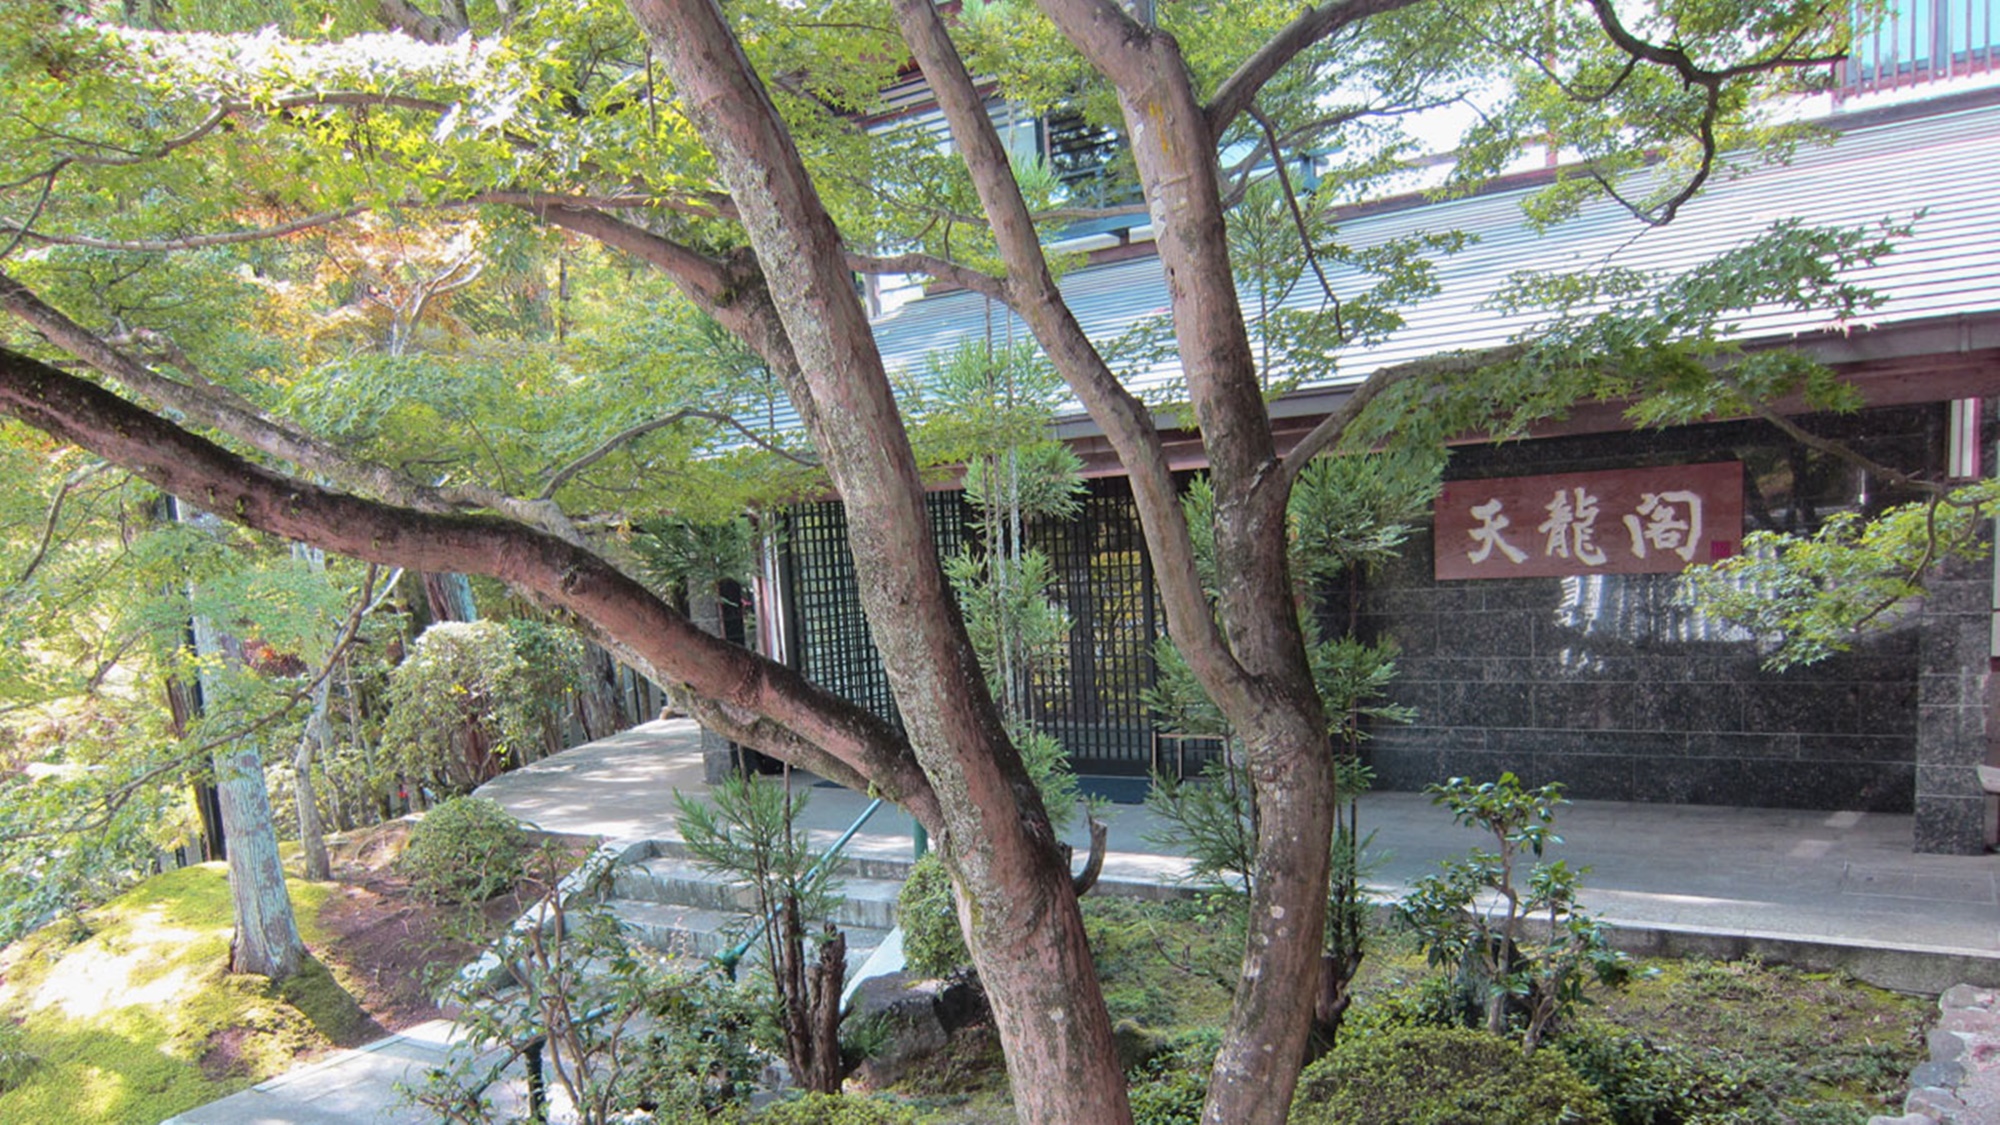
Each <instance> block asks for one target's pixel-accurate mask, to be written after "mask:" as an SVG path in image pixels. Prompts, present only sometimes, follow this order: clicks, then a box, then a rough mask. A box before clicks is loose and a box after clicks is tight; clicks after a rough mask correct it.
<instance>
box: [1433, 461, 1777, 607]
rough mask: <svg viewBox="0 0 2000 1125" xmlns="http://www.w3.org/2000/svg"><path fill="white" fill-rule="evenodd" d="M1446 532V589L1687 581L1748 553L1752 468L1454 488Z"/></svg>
mask: <svg viewBox="0 0 2000 1125" xmlns="http://www.w3.org/2000/svg"><path fill="white" fill-rule="evenodd" d="M1436 527H1437V538H1436V544H1435V546H1436V555H1437V566H1436V575H1437V577H1438V578H1439V579H1440V580H1443V579H1456V578H1557V577H1568V576H1570V575H1578V574H1672V573H1678V572H1680V571H1681V570H1683V569H1685V568H1687V567H1688V566H1690V565H1692V564H1694V563H1706V562H1714V561H1716V560H1717V559H1725V558H1728V557H1729V556H1731V555H1734V554H1736V553H1737V551H1738V550H1740V549H1741V547H1742V544H1743V464H1742V462H1740V461H1724V462H1718V463H1712V464H1706V465H1662V466H1658V467H1655V468H1646V469H1605V470H1602V471H1599V472H1589V473H1558V474H1553V475H1550V476H1540V477H1500V478H1495V479H1491V480H1461V481H1452V482H1450V483H1448V484H1446V485H1445V486H1444V491H1443V492H1442V493H1440V494H1439V495H1438V501H1437V525H1436Z"/></svg>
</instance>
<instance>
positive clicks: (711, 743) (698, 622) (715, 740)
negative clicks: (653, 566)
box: [687, 580, 744, 785]
mask: <svg viewBox="0 0 2000 1125" xmlns="http://www.w3.org/2000/svg"><path fill="white" fill-rule="evenodd" d="M687 588H688V589H687V605H688V620H689V621H691V622H693V623H694V627H695V628H697V629H700V630H701V631H702V632H704V633H707V634H708V635H709V636H711V637H720V636H722V635H723V630H722V596H721V595H720V594H719V593H717V592H716V588H715V586H714V585H713V584H705V583H702V582H700V581H695V580H690V581H689V582H688V584H687ZM743 766H744V761H743V758H742V757H741V755H740V754H739V753H738V751H737V750H736V748H735V747H733V746H731V745H730V742H729V739H727V738H724V737H723V736H722V735H720V734H718V733H716V732H715V731H713V730H710V729H709V728H708V727H706V726H704V727H702V728H701V772H702V780H704V781H706V782H708V783H709V784H710V785H716V784H719V783H721V782H722V781H724V780H726V779H728V778H729V777H730V776H731V775H732V774H735V773H736V772H738V771H739V770H740V769H742V768H743Z"/></svg>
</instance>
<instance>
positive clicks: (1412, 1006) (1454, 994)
mask: <svg viewBox="0 0 2000 1125" xmlns="http://www.w3.org/2000/svg"><path fill="white" fill-rule="evenodd" d="M1480 1017H1481V1013H1480V1011H1479V1005H1478V1004H1477V1003H1476V1002H1475V1001H1474V1000H1473V997H1472V995H1471V994H1470V993H1469V992H1467V991H1466V989H1465V988H1464V986H1463V985H1462V984H1461V983H1460V981H1459V980H1458V978H1456V977H1453V976H1445V975H1431V976H1425V977H1419V978H1418V979H1416V980H1414V981H1410V982H1408V983H1405V984H1399V985H1397V986H1395V987H1394V988H1389V989H1385V990H1384V991H1382V992H1378V993H1375V994H1373V995H1371V996H1369V997H1368V998H1367V999H1366V1000H1364V1001H1362V1002H1361V1003H1359V1004H1357V1005H1356V1006H1355V1008H1354V1010H1353V1011H1351V1012H1349V1013H1348V1015H1347V1023H1346V1029H1347V1030H1348V1031H1351V1032H1353V1033H1354V1034H1356V1035H1374V1034H1380V1033H1382V1032H1386V1031H1394V1030H1399V1029H1402V1028H1410V1027H1463V1028H1471V1027H1477V1026H1479V1020H1480Z"/></svg>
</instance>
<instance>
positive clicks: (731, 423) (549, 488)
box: [539, 407, 819, 500]
mask: <svg viewBox="0 0 2000 1125" xmlns="http://www.w3.org/2000/svg"><path fill="white" fill-rule="evenodd" d="M689 418H699V419H701V420H702V421H705V422H714V423H715V424H717V425H720V426H728V427H729V428H731V429H733V430H735V431H736V432H737V433H739V434H742V435H743V436H744V437H745V438H746V439H748V440H749V441H750V442H751V443H752V444H754V445H756V446H757V447H758V448H759V449H762V450H764V451H765V452H767V453H774V454H776V455H778V456H779V457H783V458H784V459H785V460H787V461H791V462H793V463H794V464H799V465H806V466H809V467H810V466H816V465H818V464H819V461H818V460H817V459H815V458H812V457H801V456H799V455H798V454H796V453H793V452H792V451H791V450H789V449H786V448H785V447H783V446H781V445H778V444H776V443H775V442H772V441H771V440H770V439H768V438H766V437H765V436H764V435H762V434H760V433H758V432H757V431H755V430H752V429H751V428H750V427H748V426H746V425H744V424H743V423H742V422H739V421H737V420H736V418H735V416H734V415H731V414H727V413H724V412H723V411H720V410H701V409H697V408H695V407H687V408H684V409H681V410H676V411H674V412H673V413H672V414H669V415H666V416H665V417H663V418H654V419H652V420H651V421H647V422H641V423H639V424H638V425H636V426H632V427H629V428H627V429H625V430H622V431H620V432H619V433H616V434H613V435H612V436H611V437H609V438H606V439H605V440H604V444H602V445H600V446H598V447H597V448H596V449H593V450H591V451H590V452H589V453H586V454H584V455H583V456H581V457H579V458H577V459H576V460H574V461H571V462H570V463H569V464H567V465H564V466H563V467H562V468H560V469H558V470H556V471H555V472H554V473H551V474H549V481H548V483H547V484H545V485H543V486H542V492H541V496H540V497H539V499H542V500H549V499H552V498H553V497H554V496H555V494H556V490H557V489H560V488H561V487H562V486H563V485H565V484H568V483H569V482H570V480H571V479H573V478H574V477H575V476H576V475H577V474H578V473H581V472H583V471H584V470H585V469H588V468H590V467H591V466H592V465H595V464H597V463H598V462H599V461H602V460H604V459H605V458H606V457H609V456H610V455H611V454H612V453H613V452H614V451H616V450H617V449H618V447H619V446H621V445H626V444H628V443H630V442H634V441H637V440H639V439H640V438H642V437H645V436H646V435H647V434H650V433H652V432H653V431H655V430H664V429H666V428H667V427H668V426H671V425H673V424H675V423H676V422H683V421H686V420H687V419H689Z"/></svg>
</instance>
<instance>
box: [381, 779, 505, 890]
mask: <svg viewBox="0 0 2000 1125" xmlns="http://www.w3.org/2000/svg"><path fill="white" fill-rule="evenodd" d="M527 851H528V838H527V835H526V833H524V832H522V831H521V826H520V824H519V823H517V822H516V821H515V820H514V818H513V817H511V816H509V815H507V811H506V810H505V809H502V808H501V807H500V806H499V805H497V804H495V803H494V802H492V801H489V800H487V799H486V798H484V797H454V798H452V799H451V800H449V801H446V802H445V803H443V804H441V805H439V806H437V807H436V808H434V809H432V810H431V811H430V812H428V813H425V814H424V818H423V819H422V820H420V821H418V822H417V825H416V827H415V828H412V829H411V830H410V843H409V845H408V846H407V847H405V848H404V849H403V855H402V858H401V859H399V860H398V861H397V864H398V866H399V867H400V868H401V870H402V872H403V874H405V875H407V876H409V879H410V885H411V886H412V887H414V888H415V889H416V890H417V891H418V892H419V893H421V894H424V895H428V896H430V898H432V899H434V900H441V901H448V902H478V901H480V900H482V899H487V898H491V897H492V896H493V895H495V894H497V893H499V892H500V891H502V890H505V889H506V888H508V887H510V886H513V885H514V880H516V879H518V878H520V877H521V864H522V860H523V858H524V857H525V856H526V854H527Z"/></svg>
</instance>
